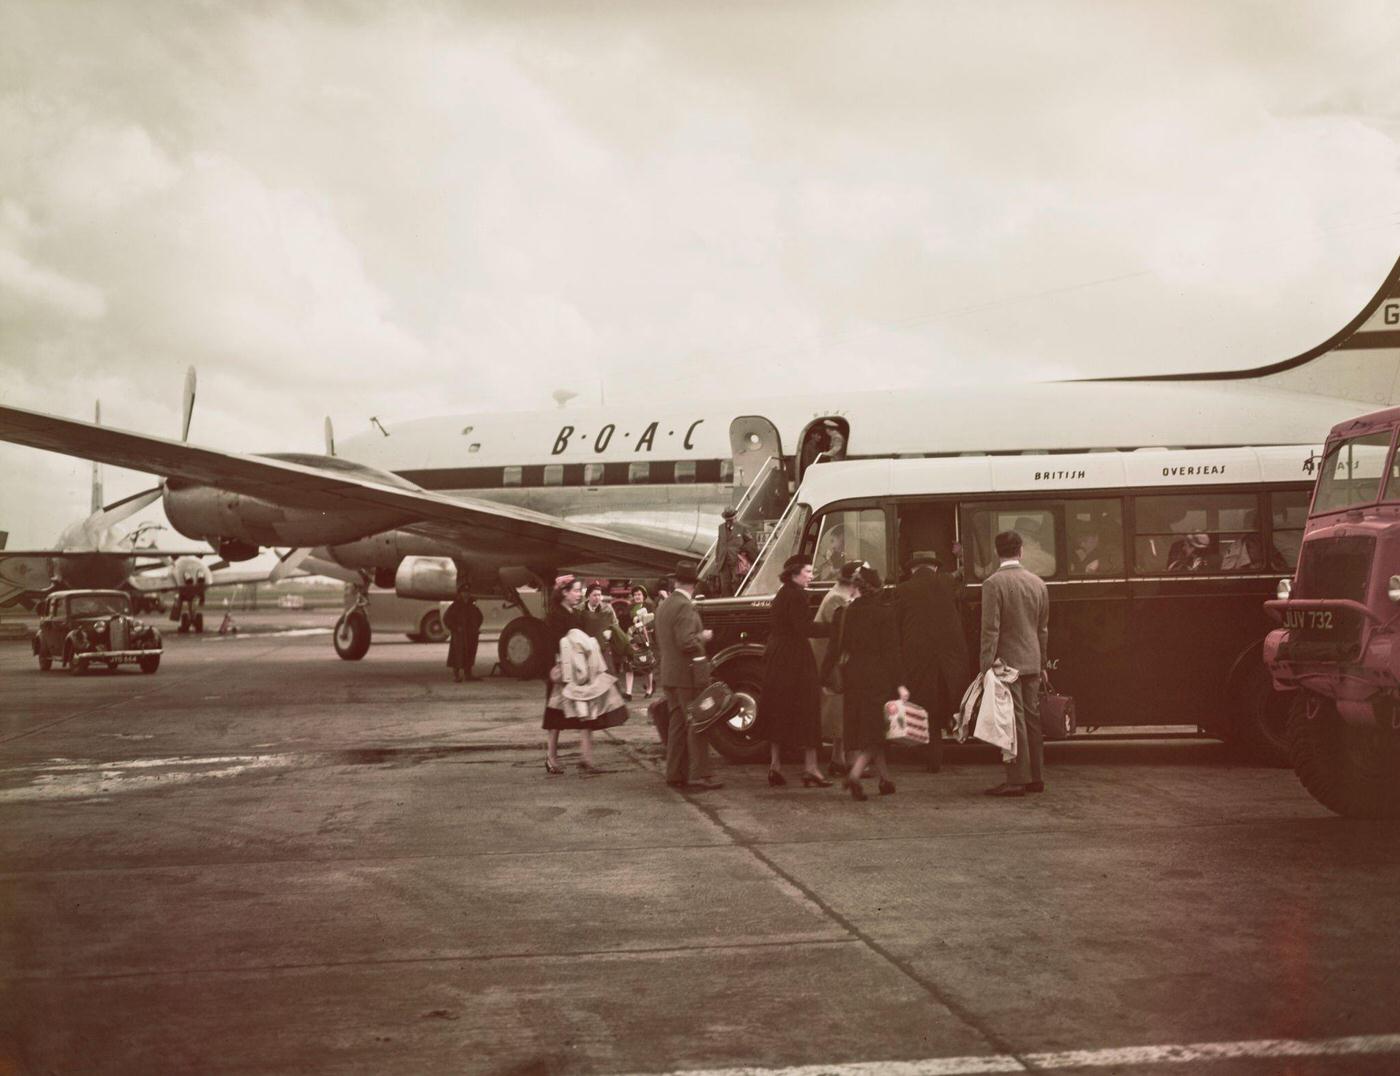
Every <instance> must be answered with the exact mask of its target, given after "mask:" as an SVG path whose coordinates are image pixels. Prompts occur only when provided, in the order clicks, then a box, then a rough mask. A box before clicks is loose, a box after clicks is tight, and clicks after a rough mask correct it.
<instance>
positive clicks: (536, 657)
mask: <svg viewBox="0 0 1400 1076" xmlns="http://www.w3.org/2000/svg"><path fill="white" fill-rule="evenodd" d="M496 657H497V660H498V661H499V662H500V664H501V672H502V673H504V674H505V675H506V676H513V677H515V678H516V679H517V680H540V679H543V677H544V675H545V673H547V672H548V671H549V667H550V665H551V664H553V661H554V655H553V654H551V653H550V652H549V631H548V629H547V628H546V627H545V626H544V621H543V620H537V619H536V618H535V617H532V616H518V617H516V618H515V619H514V620H512V621H511V622H510V623H509V624H507V625H506V626H505V630H504V631H502V632H501V638H500V641H499V642H498V643H497V644H496Z"/></svg>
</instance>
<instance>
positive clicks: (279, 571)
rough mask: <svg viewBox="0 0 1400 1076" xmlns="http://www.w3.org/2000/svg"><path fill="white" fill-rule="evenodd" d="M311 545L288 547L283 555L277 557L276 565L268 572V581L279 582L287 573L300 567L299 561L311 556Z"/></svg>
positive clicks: (289, 573)
mask: <svg viewBox="0 0 1400 1076" xmlns="http://www.w3.org/2000/svg"><path fill="white" fill-rule="evenodd" d="M311 550H312V547H311V546H302V547H301V548H300V549H289V550H287V552H286V555H285V556H279V557H278V558H277V566H276V567H275V568H273V569H272V571H271V572H270V573H268V577H267V579H268V582H270V583H280V582H282V580H283V579H286V578H287V577H288V576H289V575H291V574H292V573H293V572H295V571H296V570H297V569H298V568H300V567H301V562H302V561H304V560H305V559H306V558H307V557H309V556H311Z"/></svg>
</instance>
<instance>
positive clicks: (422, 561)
mask: <svg viewBox="0 0 1400 1076" xmlns="http://www.w3.org/2000/svg"><path fill="white" fill-rule="evenodd" d="M394 592H395V593H396V594H398V596H399V597H400V598H425V599H427V600H428V601H439V602H445V601H451V600H452V599H453V598H455V597H456V596H457V565H456V562H454V561H453V560H452V558H451V557H404V558H403V560H402V561H401V562H400V563H399V570H398V571H397V572H395V573H394Z"/></svg>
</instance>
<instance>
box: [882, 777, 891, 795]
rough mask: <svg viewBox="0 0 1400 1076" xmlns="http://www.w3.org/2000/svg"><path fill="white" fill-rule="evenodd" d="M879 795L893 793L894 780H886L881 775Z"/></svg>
mask: <svg viewBox="0 0 1400 1076" xmlns="http://www.w3.org/2000/svg"><path fill="white" fill-rule="evenodd" d="M880 795H882V796H893V795H894V782H893V781H886V780H885V779H884V778H883V777H881V778H880Z"/></svg>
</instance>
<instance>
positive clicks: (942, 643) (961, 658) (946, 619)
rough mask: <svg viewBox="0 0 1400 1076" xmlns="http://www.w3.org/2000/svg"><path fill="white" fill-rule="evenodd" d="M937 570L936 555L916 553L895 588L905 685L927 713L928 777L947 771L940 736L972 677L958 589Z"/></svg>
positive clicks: (911, 698) (912, 697)
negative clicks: (940, 771)
mask: <svg viewBox="0 0 1400 1076" xmlns="http://www.w3.org/2000/svg"><path fill="white" fill-rule="evenodd" d="M939 567H940V561H939V557H938V554H937V553H931V552H927V551H923V552H918V553H915V554H914V555H913V556H912V557H910V558H909V565H908V571H909V578H908V579H906V580H905V581H904V582H903V583H900V584H899V586H898V587H896V588H895V604H896V605H897V607H898V609H899V638H900V650H901V656H902V658H903V662H904V666H903V667H904V673H905V677H906V679H905V686H906V687H908V688H909V698H910V700H911V701H912V702H915V703H917V704H918V705H919V706H922V707H923V708H924V709H925V710H927V711H928V717H929V732H930V736H929V745H928V755H927V760H928V768H929V772H930V773H937V772H938V771H939V770H940V769H941V768H942V766H943V737H942V735H940V733H941V731H942V730H943V729H944V728H946V727H947V725H948V719H949V716H950V715H951V714H952V712H953V710H954V708H955V707H956V705H957V700H958V699H959V698H960V697H961V695H962V691H963V688H965V687H966V686H967V682H968V680H970V679H971V676H972V669H971V667H970V666H969V664H968V657H967V641H966V639H965V638H964V636H963V624H962V609H961V608H960V604H959V601H958V597H959V595H958V588H957V585H956V583H955V582H954V581H953V579H952V578H951V577H950V576H947V575H944V574H943V573H942V572H941V571H939Z"/></svg>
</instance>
